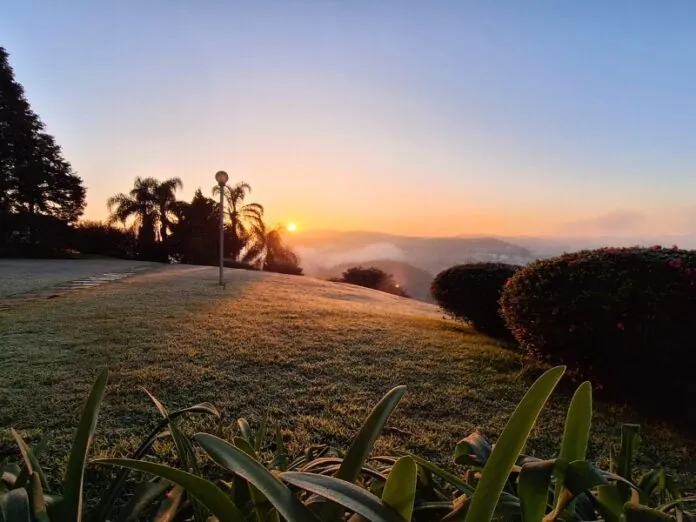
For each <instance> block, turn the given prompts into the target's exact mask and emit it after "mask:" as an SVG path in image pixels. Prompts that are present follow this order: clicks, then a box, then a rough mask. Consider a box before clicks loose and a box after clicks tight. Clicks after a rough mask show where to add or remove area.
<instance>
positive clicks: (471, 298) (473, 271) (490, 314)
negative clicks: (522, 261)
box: [431, 263, 519, 337]
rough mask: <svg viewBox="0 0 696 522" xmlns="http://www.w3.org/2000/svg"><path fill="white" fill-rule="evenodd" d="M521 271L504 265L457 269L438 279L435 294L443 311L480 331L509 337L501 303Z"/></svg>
mask: <svg viewBox="0 0 696 522" xmlns="http://www.w3.org/2000/svg"><path fill="white" fill-rule="evenodd" d="M518 269H519V267H518V266H515V265H506V264H503V263H471V264H467V265H457V266H453V267H452V268H448V269H447V270H444V271H442V272H440V273H439V274H438V275H437V277H435V279H434V280H433V283H432V286H431V293H432V296H433V298H434V299H435V302H436V303H437V304H438V305H440V307H442V309H444V310H445V311H446V312H448V313H450V314H451V315H453V316H454V317H455V318H457V319H460V320H462V321H466V322H468V323H470V324H471V325H472V326H473V327H474V328H475V329H476V330H478V331H480V332H482V333H485V334H488V335H491V336H494V337H509V335H510V334H509V332H508V330H507V328H506V327H505V322H504V321H503V319H502V317H501V316H500V306H499V304H498V301H499V299H500V293H501V290H502V288H503V285H505V283H506V282H507V280H508V279H509V278H510V277H511V276H512V275H513V274H514V273H515V272H516V271H517V270H518Z"/></svg>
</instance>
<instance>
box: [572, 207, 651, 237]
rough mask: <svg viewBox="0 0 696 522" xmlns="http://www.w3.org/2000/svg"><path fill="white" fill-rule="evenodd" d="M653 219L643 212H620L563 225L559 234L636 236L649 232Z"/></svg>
mask: <svg viewBox="0 0 696 522" xmlns="http://www.w3.org/2000/svg"><path fill="white" fill-rule="evenodd" d="M650 221H651V219H650V217H649V216H648V215H646V214H645V213H643V212H637V211H633V210H620V211H615V212H610V213H608V214H604V215H601V216H597V217H594V218H589V219H583V220H579V221H572V222H569V223H565V224H562V225H561V226H560V227H559V233H561V234H568V235H573V236H605V235H618V236H624V235H626V236H636V235H641V234H645V233H647V232H649V229H650V225H651V223H650Z"/></svg>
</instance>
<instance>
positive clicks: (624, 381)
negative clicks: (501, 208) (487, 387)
mask: <svg viewBox="0 0 696 522" xmlns="http://www.w3.org/2000/svg"><path fill="white" fill-rule="evenodd" d="M501 306H502V313H503V317H504V318H505V320H506V322H507V325H508V327H509V328H510V330H511V332H512V333H513V335H514V336H515V338H516V339H517V340H518V341H519V343H520V345H521V346H522V349H523V350H524V351H526V352H527V353H528V354H529V355H532V356H534V357H538V358H541V359H544V360H547V361H550V362H554V363H557V362H562V363H565V364H568V365H569V366H570V367H571V368H573V369H575V370H576V371H577V372H579V373H580V374H581V375H584V376H587V377H592V378H593V379H595V381H596V382H598V384H601V386H602V387H603V388H604V390H605V391H606V392H609V393H611V394H612V395H613V396H617V397H620V398H622V399H628V400H629V401H630V402H634V403H636V404H641V405H647V404H650V403H652V404H655V405H656V406H658V408H657V409H659V410H660V411H661V412H664V411H665V410H667V409H670V408H671V407H672V405H674V406H675V409H677V407H678V406H679V404H680V403H681V402H682V401H689V400H690V399H694V398H696V379H694V375H696V358H694V355H693V346H694V343H695V342H696V252H694V251H687V250H679V249H677V248H676V247H675V248H672V249H666V248H662V247H652V248H638V247H634V248H604V249H599V250H588V251H582V252H577V253H573V254H566V255H563V256H560V257H557V258H554V259H547V260H541V261H537V262H535V263H532V264H530V265H528V266H526V267H525V268H523V269H522V270H520V271H519V272H517V273H516V274H515V275H514V276H513V277H512V278H511V279H510V280H509V281H508V282H507V283H506V286H505V289H504V292H503V295H502V299H501ZM658 401H660V402H659V405H657V402H658Z"/></svg>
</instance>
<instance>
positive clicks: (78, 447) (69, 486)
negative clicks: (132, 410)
mask: <svg viewBox="0 0 696 522" xmlns="http://www.w3.org/2000/svg"><path fill="white" fill-rule="evenodd" d="M108 378H109V370H108V369H107V368H105V369H104V370H102V372H101V373H100V374H99V377H97V380H96V382H95V383H94V385H93V386H92V390H91V391H90V393H89V397H88V398H87V403H86V404H85V407H84V409H83V410H82V417H81V418H80V423H79V424H78V426H77V432H76V433H75V440H74V441H73V445H72V448H71V449H70V457H69V458H68V467H67V470H66V472H65V477H64V479H63V492H64V493H63V500H62V502H61V504H60V510H61V519H63V520H75V521H76V522H80V521H81V520H82V483H83V481H84V474H85V465H86V464H87V453H88V452H89V446H90V444H91V443H92V436H93V435H94V429H95V428H96V426H97V418H98V417H99V407H100V406H101V403H102V399H103V398H104V392H105V390H106V381H107V380H108Z"/></svg>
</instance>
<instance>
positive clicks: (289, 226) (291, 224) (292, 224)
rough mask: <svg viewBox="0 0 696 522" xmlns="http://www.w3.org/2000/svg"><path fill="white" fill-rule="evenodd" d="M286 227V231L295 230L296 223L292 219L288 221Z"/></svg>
mask: <svg viewBox="0 0 696 522" xmlns="http://www.w3.org/2000/svg"><path fill="white" fill-rule="evenodd" d="M286 228H287V229H288V232H297V225H296V224H295V223H293V222H292V221H291V222H290V223H288V226H287V227H286Z"/></svg>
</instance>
